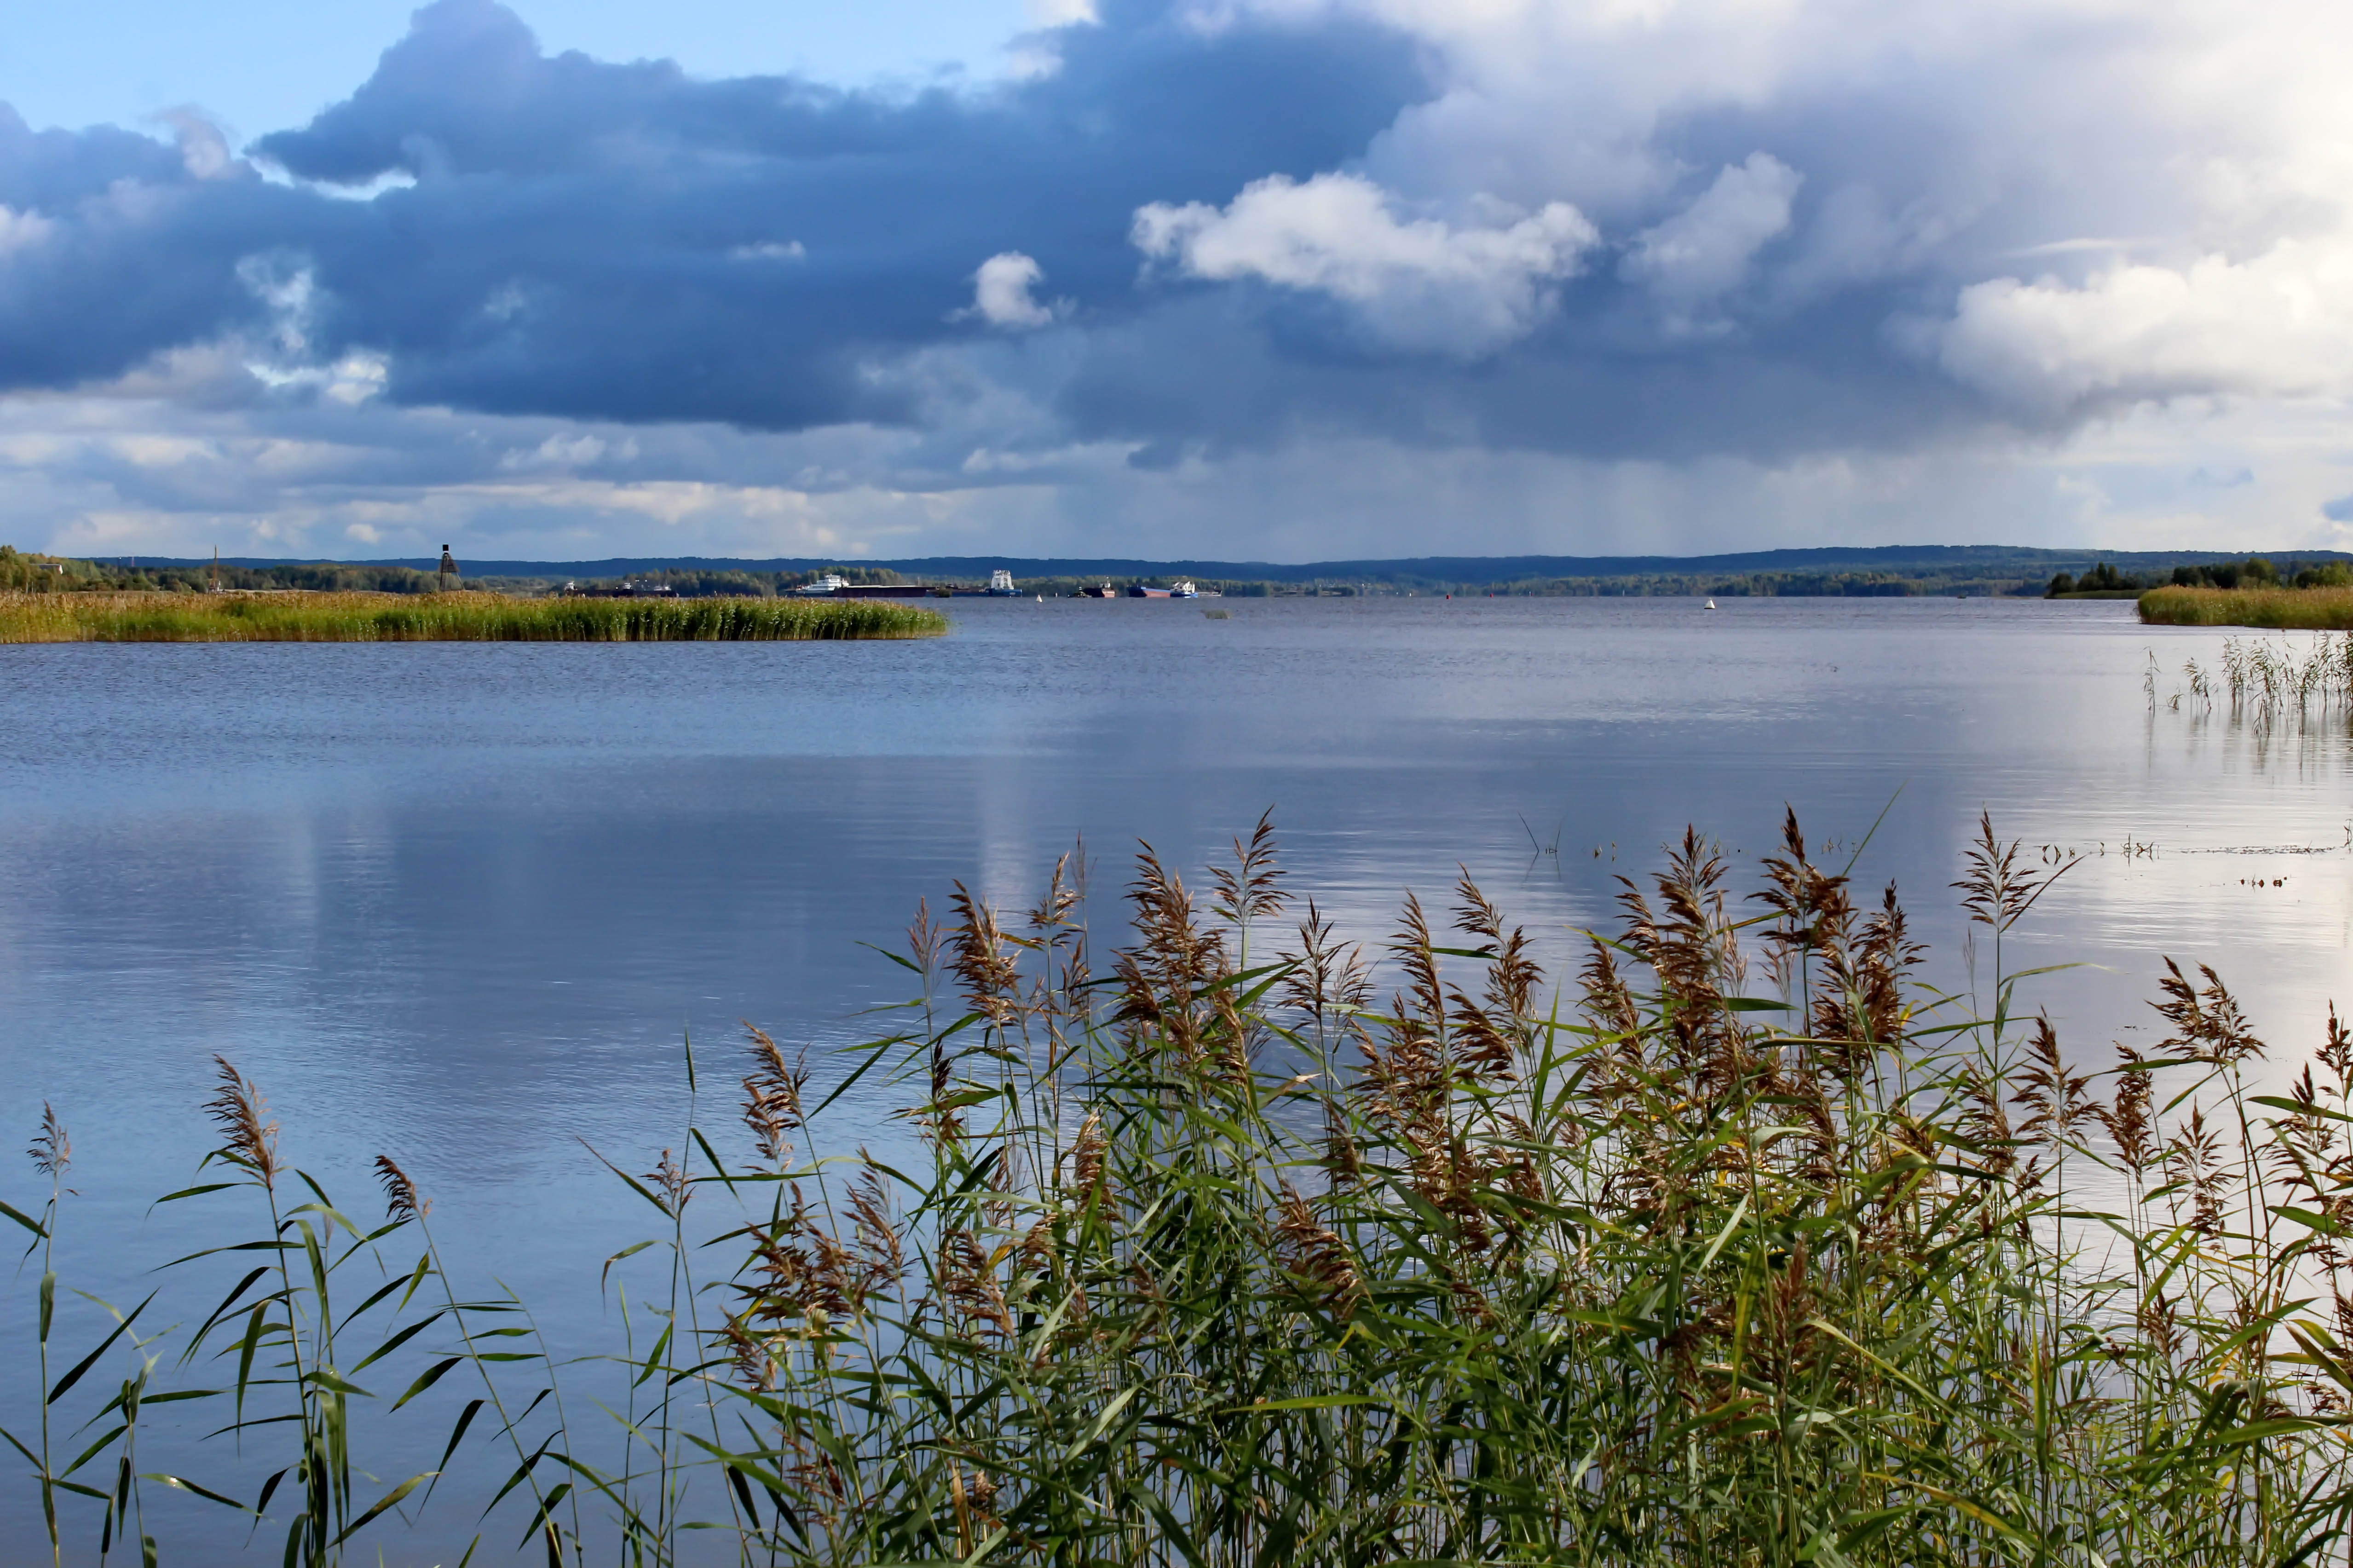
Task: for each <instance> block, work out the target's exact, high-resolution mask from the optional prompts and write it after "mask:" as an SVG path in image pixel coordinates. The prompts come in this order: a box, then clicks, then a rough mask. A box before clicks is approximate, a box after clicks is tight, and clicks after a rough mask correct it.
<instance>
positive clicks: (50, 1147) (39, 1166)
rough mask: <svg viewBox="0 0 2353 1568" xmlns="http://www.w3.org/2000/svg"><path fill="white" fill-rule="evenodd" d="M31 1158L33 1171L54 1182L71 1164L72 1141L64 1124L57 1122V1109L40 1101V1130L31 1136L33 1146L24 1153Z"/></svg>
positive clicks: (46, 1102)
mask: <svg viewBox="0 0 2353 1568" xmlns="http://www.w3.org/2000/svg"><path fill="white" fill-rule="evenodd" d="M26 1153H28V1154H30V1155H31V1156H32V1160H33V1169H35V1170H36V1171H38V1172H39V1173H41V1174H43V1175H45V1176H47V1177H48V1178H50V1179H51V1180H52V1181H55V1180H56V1179H58V1177H61V1176H63V1175H64V1174H65V1173H66V1167H67V1166H69V1165H70V1164H72V1163H73V1140H72V1139H71V1138H69V1137H68V1136H67V1135H66V1124H65V1123H64V1122H62V1121H58V1111H57V1107H55V1106H53V1105H51V1104H50V1103H49V1102H48V1101H47V1100H43V1101H41V1130H40V1131H38V1132H36V1133H35V1134H33V1146H32V1147H31V1148H30V1149H28V1150H26Z"/></svg>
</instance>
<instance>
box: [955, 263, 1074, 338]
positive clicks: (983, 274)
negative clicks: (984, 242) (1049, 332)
mask: <svg viewBox="0 0 2353 1568" xmlns="http://www.w3.org/2000/svg"><path fill="white" fill-rule="evenodd" d="M1045 276H1046V272H1045V268H1041V267H1039V265H1038V263H1037V262H1036V260H1034V259H1033V258H1029V257H1027V256H1024V255H1022V254H1021V253H1020V252H1019V251H1018V250H1008V251H1004V252H1002V253H1000V254H998V255H996V256H992V257H990V258H988V259H987V260H986V261H984V262H982V263H981V264H980V270H979V271H977V272H976V273H974V274H973V275H972V310H971V312H970V313H971V314H973V315H976V316H978V317H979V318H980V319H981V320H982V321H987V323H988V324H989V325H990V326H992V327H1003V328H1007V329H1008V330H1013V331H1020V330H1026V329H1029V328H1034V327H1042V326H1044V325H1046V324H1047V323H1048V322H1050V321H1052V320H1053V319H1054V312H1053V310H1052V308H1051V307H1050V306H1047V305H1042V304H1040V303H1039V301H1038V300H1036V299H1035V298H1033V297H1032V296H1031V294H1030V292H1029V290H1031V289H1035V288H1036V287H1037V286H1038V285H1039V283H1040V282H1042V281H1043V280H1044V279H1045Z"/></svg>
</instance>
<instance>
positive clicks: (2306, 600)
mask: <svg viewBox="0 0 2353 1568" xmlns="http://www.w3.org/2000/svg"><path fill="white" fill-rule="evenodd" d="M2140 618H2141V619H2142V621H2144V622H2145V623H2147V625H2149V626H2274V627H2277V628H2279V629H2281V630H2295V631H2316V632H2322V631H2327V632H2341V631H2353V588H2151V589H2150V590H2149V591H2148V592H2147V593H2146V594H2143V595H2141V596H2140Z"/></svg>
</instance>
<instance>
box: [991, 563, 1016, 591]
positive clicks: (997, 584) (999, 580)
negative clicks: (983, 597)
mask: <svg viewBox="0 0 2353 1568" xmlns="http://www.w3.org/2000/svg"><path fill="white" fill-rule="evenodd" d="M987 592H988V593H989V594H990V595H992V596H994V597H996V598H999V599H1016V598H1018V597H1020V596H1021V590H1020V589H1018V588H1017V587H1015V586H1014V585H1013V574H1012V573H1010V572H1008V571H1007V570H1006V569H1005V568H1004V567H1002V566H999V567H998V568H997V570H996V571H994V572H991V573H990V574H988V588H987Z"/></svg>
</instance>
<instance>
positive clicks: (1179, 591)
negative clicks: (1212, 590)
mask: <svg viewBox="0 0 2353 1568" xmlns="http://www.w3.org/2000/svg"><path fill="white" fill-rule="evenodd" d="M1168 596H1169V597H1170V598H1172V599H1198V598H1199V597H1200V596H1201V591H1200V590H1199V589H1198V588H1196V587H1194V586H1193V584H1191V583H1189V582H1188V583H1179V584H1176V586H1175V587H1174V588H1171V589H1169V590H1168Z"/></svg>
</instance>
